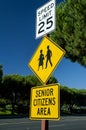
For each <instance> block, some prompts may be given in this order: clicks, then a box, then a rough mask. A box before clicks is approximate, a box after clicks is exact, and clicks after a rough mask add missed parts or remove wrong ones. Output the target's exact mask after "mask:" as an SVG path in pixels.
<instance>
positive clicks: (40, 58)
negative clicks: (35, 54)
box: [38, 50, 44, 71]
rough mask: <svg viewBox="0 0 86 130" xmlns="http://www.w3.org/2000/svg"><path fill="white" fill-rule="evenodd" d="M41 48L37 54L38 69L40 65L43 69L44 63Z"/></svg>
mask: <svg viewBox="0 0 86 130" xmlns="http://www.w3.org/2000/svg"><path fill="white" fill-rule="evenodd" d="M42 52H43V50H40V56H39V59H38V60H39V64H38V71H39V68H40V66H42V69H43V65H44V63H43V60H44V55H43V53H42Z"/></svg>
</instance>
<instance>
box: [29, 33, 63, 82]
mask: <svg viewBox="0 0 86 130" xmlns="http://www.w3.org/2000/svg"><path fill="white" fill-rule="evenodd" d="M64 54H65V51H64V50H63V49H62V48H61V47H60V46H59V45H57V44H56V43H54V42H53V41H52V40H50V39H49V38H48V37H46V36H45V37H44V38H43V39H42V41H41V43H40V45H39V46H38V48H37V50H36V52H35V53H34V55H33V56H32V58H31V60H30V62H29V63H28V66H29V67H30V68H31V69H32V71H33V72H34V73H35V74H36V76H37V77H38V79H39V80H40V81H41V82H42V83H46V82H47V81H48V79H49V77H50V75H51V74H52V72H53V71H54V69H55V68H56V66H57V64H58V63H59V62H60V60H61V59H62V57H63V56H64Z"/></svg>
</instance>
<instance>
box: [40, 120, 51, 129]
mask: <svg viewBox="0 0 86 130" xmlns="http://www.w3.org/2000/svg"><path fill="white" fill-rule="evenodd" d="M48 123H49V121H48V120H42V121H41V130H48V126H49V125H48Z"/></svg>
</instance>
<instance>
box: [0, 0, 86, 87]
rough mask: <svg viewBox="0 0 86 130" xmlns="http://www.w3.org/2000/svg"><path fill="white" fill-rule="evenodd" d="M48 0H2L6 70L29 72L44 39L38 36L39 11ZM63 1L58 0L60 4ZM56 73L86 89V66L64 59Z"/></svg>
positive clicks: (0, 36) (0, 45) (1, 47)
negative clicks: (36, 31)
mask: <svg viewBox="0 0 86 130" xmlns="http://www.w3.org/2000/svg"><path fill="white" fill-rule="evenodd" d="M48 1H49V0H0V64H2V65H3V73H4V75H6V74H19V75H25V76H26V75H29V74H33V72H32V71H31V70H30V69H29V67H28V62H29V60H30V59H31V57H32V55H33V53H34V52H35V50H36V48H37V47H38V45H39V44H40V42H41V40H42V38H39V39H35V23H36V10H37V9H38V8H39V7H40V6H42V5H44V4H45V3H46V2H48ZM60 1H62V0H56V2H57V4H58V2H60ZM53 75H54V76H55V77H56V78H57V79H58V81H59V83H60V84H61V85H64V86H68V87H70V88H77V89H86V68H84V67H83V66H81V65H79V64H77V63H72V62H71V61H70V60H68V59H65V58H63V59H62V60H61V62H60V64H59V65H58V66H57V68H56V69H55V71H54V73H53Z"/></svg>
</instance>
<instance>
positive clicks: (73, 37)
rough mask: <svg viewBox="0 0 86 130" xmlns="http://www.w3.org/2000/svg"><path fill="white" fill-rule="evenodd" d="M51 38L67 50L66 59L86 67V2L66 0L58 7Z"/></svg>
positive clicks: (85, 0)
mask: <svg viewBox="0 0 86 130" xmlns="http://www.w3.org/2000/svg"><path fill="white" fill-rule="evenodd" d="M50 38H51V39H52V40H54V41H55V42H56V43H58V44H59V45H60V46H61V47H62V48H64V49H65V50H66V55H65V57H66V58H70V59H71V61H73V62H75V61H77V62H78V63H80V64H81V65H83V66H85V67H86V0H65V1H64V2H61V3H60V4H59V5H58V6H57V9H56V29H55V31H53V32H52V33H51V34H50Z"/></svg>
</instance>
